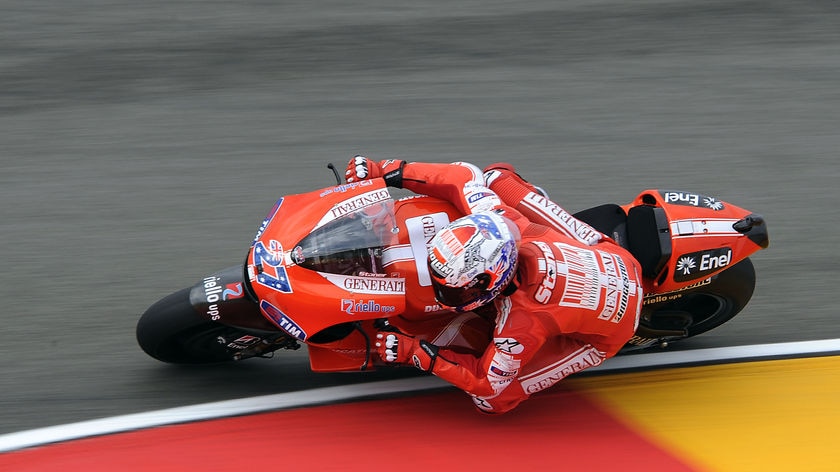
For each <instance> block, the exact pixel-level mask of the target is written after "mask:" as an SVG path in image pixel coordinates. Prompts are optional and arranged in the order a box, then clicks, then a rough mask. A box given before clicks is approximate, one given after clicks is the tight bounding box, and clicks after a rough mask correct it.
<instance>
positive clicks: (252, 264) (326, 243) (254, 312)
mask: <svg viewBox="0 0 840 472" xmlns="http://www.w3.org/2000/svg"><path fill="white" fill-rule="evenodd" d="M527 198H530V199H531V202H530V203H532V204H534V205H544V206H545V209H546V210H547V211H553V210H554V209H557V210H558V211H562V210H559V207H557V206H556V205H555V204H553V203H552V202H551V201H550V200H548V199H547V198H545V197H544V196H542V195H539V194H536V193H535V194H533V195H529V196H528V197H527ZM459 216H460V215H459V214H458V213H457V212H456V210H455V208H454V207H453V206H452V205H451V204H449V203H447V202H444V201H441V200H438V199H434V198H431V197H426V196H411V197H407V198H400V199H394V198H393V197H392V196H391V193H390V192H389V190H388V188H387V187H385V185H384V182H383V181H382V180H381V179H376V180H366V181H360V182H354V183H350V184H339V185H336V186H334V187H328V188H323V189H319V190H315V191H312V192H308V193H302V194H296V195H287V196H284V197H282V198H280V199H279V200H278V201H277V202H276V203H275V204H274V207H273V208H272V209H271V211H270V212H269V213H268V215H267V216H266V218H265V220H263V222H262V224H261V225H260V227H259V229H258V231H257V233H256V236H255V237H254V239H253V241H252V242H251V245H250V247H249V249H248V252H247V255H246V257H245V261H244V262H243V263H242V264H238V265H235V266H232V267H229V268H227V269H224V270H221V271H219V272H217V273H214V274H209V275H207V276H205V277H203V278H201V279H199V281H198V282H197V283H196V284H195V285H193V286H191V287H187V288H184V289H182V290H179V291H177V292H175V293H172V294H171V295H168V296H166V297H164V298H163V299H161V300H159V301H158V302H156V303H154V304H153V305H151V306H150V307H149V308H148V309H147V310H146V311H145V313H143V315H142V316H141V318H140V320H139V322H138V324H137V340H138V343H139V344H140V347H141V348H142V349H143V350H144V351H145V352H146V353H147V354H149V355H150V356H151V357H153V358H155V359H158V360H160V361H164V362H171V363H183V364H196V363H212V362H223V361H232V360H241V359H247V358H251V357H271V356H272V355H273V353H274V352H275V351H278V350H280V349H298V348H299V347H300V346H301V344H302V343H304V344H306V346H307V350H308V356H309V360H310V366H311V368H312V370H313V371H316V372H337V371H359V370H363V371H364V370H373V369H375V368H376V367H377V366H379V365H383V363H382V361H381V360H380V359H379V358H378V356H377V355H375V350H374V349H373V347H372V338H373V337H374V336H375V333H376V331H378V330H379V329H382V328H383V327H384V326H385V325H388V324H390V325H391V326H392V327H396V328H398V329H399V330H401V331H403V332H406V333H411V334H413V335H415V336H417V337H421V338H424V339H427V340H429V341H430V342H432V343H434V344H437V345H440V346H447V347H449V348H452V349H458V350H463V351H464V352H474V353H477V354H479V355H480V353H481V352H483V351H484V348H485V347H486V346H487V344H488V343H489V342H490V340H491V339H492V331H493V327H494V326H493V320H492V319H489V318H488V317H485V316H482V315H481V314H478V313H455V312H452V311H449V310H446V309H445V308H443V307H441V306H440V305H439V304H437V302H436V301H435V298H434V294H433V292H432V288H431V281H430V276H429V273H428V268H427V266H426V247H427V244H428V242H429V240H430V239H431V238H432V236H434V235H435V233H437V231H439V230H440V229H442V228H443V227H444V226H446V224H447V223H449V222H450V221H452V220H454V219H456V218H458V217H459ZM574 216H575V217H577V218H579V219H581V220H583V221H585V222H587V223H589V224H590V225H592V226H593V227H595V228H596V229H598V230H600V231H601V232H603V233H605V234H607V235H609V236H611V237H612V238H613V239H615V240H616V241H617V242H618V243H619V244H621V245H622V246H623V247H625V248H627V249H628V250H629V251H630V253H631V254H633V256H634V257H636V258H637V259H638V261H639V263H640V265H641V267H642V268H643V277H644V293H645V298H644V304H643V311H642V315H641V319H640V324H639V327H638V330H637V331H636V334H635V336H634V337H633V338H632V339H631V340H630V341H629V342H628V343H627V344H626V346H625V347H624V348H623V349H622V352H627V351H633V350H640V349H647V348H650V347H653V346H665V345H667V344H668V343H671V342H673V341H677V340H680V339H685V338H689V337H692V336H696V335H698V334H701V333H704V332H706V331H709V330H711V329H713V328H716V327H717V326H720V325H721V324H723V323H725V322H726V321H728V320H730V319H731V318H732V317H734V316H735V315H737V314H738V313H739V312H740V311H741V310H742V309H743V308H744V307H745V306H746V304H747V303H748V302H749V300H750V298H751V297H752V293H753V289H754V287H755V281H756V277H755V269H754V267H753V264H752V262H751V261H750V259H749V256H751V255H752V254H753V253H755V252H756V251H758V250H760V249H762V248H766V247H767V246H768V242H769V239H768V233H767V227H766V224H765V222H764V220H763V218H762V217H761V216H759V215H757V214H754V213H752V212H750V211H747V210H745V209H743V208H740V207H737V206H735V205H733V204H731V203H729V202H724V201H722V200H718V199H716V198H713V197H709V196H706V195H701V194H697V193H692V192H683V191H672V190H656V189H653V190H645V191H642V192H641V193H639V194H638V195H637V196H636V198H634V199H633V200H632V201H631V202H629V203H626V204H623V205H619V204H605V205H600V206H596V207H593V208H590V209H587V210H584V211H581V212H579V213H576V214H575V215H574Z"/></svg>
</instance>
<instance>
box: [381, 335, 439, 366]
mask: <svg viewBox="0 0 840 472" xmlns="http://www.w3.org/2000/svg"><path fill="white" fill-rule="evenodd" d="M438 349H439V348H438V347H437V346H435V345H434V344H432V343H430V342H428V341H425V340H419V341H418V340H417V339H416V338H414V337H413V336H408V335H406V334H402V333H398V332H390V331H389V332H379V333H377V334H376V350H377V352H378V353H379V357H380V358H382V360H384V361H385V362H394V363H398V364H413V365H414V367H416V368H418V369H420V370H422V371H424V372H431V371H432V369H433V368H434V367H435V361H436V360H437V357H438Z"/></svg>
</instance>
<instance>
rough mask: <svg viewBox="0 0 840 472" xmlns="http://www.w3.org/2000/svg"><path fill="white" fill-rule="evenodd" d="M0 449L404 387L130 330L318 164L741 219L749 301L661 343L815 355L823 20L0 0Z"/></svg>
mask: <svg viewBox="0 0 840 472" xmlns="http://www.w3.org/2000/svg"><path fill="white" fill-rule="evenodd" d="M2 10H3V12H2V14H0V59H2V60H0V164H2V166H0V208H2V210H1V211H2V213H0V241H2V242H0V261H2V263H3V270H2V271H0V287H2V288H0V294H2V304H0V325H2V327H3V328H2V334H0V358H2V367H1V368H0V374H2V375H0V382H2V384H0V385H1V388H0V434H2V433H7V432H14V431H20V430H25V429H29V428H37V427H42V426H48V425H55V424H63V423H69V422H76V421H83V420H89V419H94V418H100V417H105V416H111V415H119V414H127V413H134V412H141V411H147V410H155V409H161V408H171V407H177V406H183V405H191V404H196V403H203V402H209V401H217V400H225V399H233V398H240V397H246V396H251V395H264V394H274V393H281V392H288V391H295V390H303V389H306V388H312V387H323V386H331V385H342V384H346V383H350V382H353V383H356V382H366V381H371V380H380V379H384V378H395V377H400V376H404V375H409V374H393V373H378V374H330V375H326V374H313V373H311V372H309V369H308V361H307V359H306V353H305V351H304V350H301V351H297V352H294V353H283V354H284V355H282V356H278V357H276V358H275V359H272V360H252V361H246V362H243V363H240V364H234V365H226V366H212V367H203V368H194V367H193V368H183V367H177V366H169V365H163V364H161V363H159V362H157V361H154V360H152V359H151V358H148V357H147V356H146V355H145V354H144V353H143V352H142V351H140V349H139V348H138V347H137V345H136V343H135V340H134V326H135V324H136V321H137V318H138V317H139V315H140V313H142V311H143V310H145V308H146V307H147V306H148V305H150V304H151V303H153V302H154V301H155V300H157V299H158V298H160V297H162V296H164V295H166V294H168V293H169V292H172V291H174V290H176V289H178V288H180V287H183V286H187V285H190V284H192V283H194V282H195V281H197V280H199V279H200V278H201V277H203V276H204V275H205V274H207V273H209V272H212V271H215V270H217V269H220V268H222V267H227V266H229V265H233V264H236V263H238V262H239V261H240V260H241V259H242V257H244V254H245V250H246V248H247V245H248V243H249V241H250V240H251V238H252V237H253V234H254V233H255V231H256V229H257V226H258V224H259V222H260V221H261V220H262V218H263V217H264V215H265V213H266V212H267V210H268V209H269V208H270V207H271V205H272V203H273V201H274V200H275V199H276V198H277V197H278V196H280V195H282V194H286V193H297V192H303V191H308V190H311V189H313V188H315V187H323V186H327V185H330V184H331V183H332V182H333V180H332V176H331V174H330V172H329V171H328V170H327V169H326V167H325V165H326V163H327V162H334V163H337V164H343V163H344V162H345V161H346V160H347V159H348V158H349V157H350V156H352V155H353V154H356V153H365V154H367V155H369V156H372V157H375V158H386V157H400V158H405V159H409V160H424V161H455V160H465V161H470V162H474V163H476V164H478V165H480V166H481V165H486V164H489V163H491V162H496V161H509V162H512V163H514V164H515V165H516V166H517V167H518V168H519V169H520V171H521V173H522V174H523V175H524V176H525V177H526V178H529V179H530V180H532V181H534V182H536V183H539V184H541V185H542V186H543V187H544V188H546V189H547V190H548V191H549V192H550V193H551V194H552V196H553V197H554V199H555V200H557V201H559V202H561V203H562V204H563V205H564V206H565V207H566V208H567V209H569V210H572V211H576V210H579V209H583V208H585V207H588V206H592V205H595V204H599V203H604V202H609V201H617V202H624V201H627V200H630V199H631V198H632V197H634V196H635V195H636V194H637V193H638V192H639V191H641V190H643V189H646V188H674V189H682V190H688V191H696V192H700V193H705V194H709V195H714V196H717V197H719V198H721V199H723V200H727V201H730V202H732V203H735V204H737V205H739V206H743V207H746V208H749V209H751V210H753V211H756V212H758V213H762V214H763V215H764V216H765V217H766V219H767V222H768V226H769V230H770V236H771V246H770V248H769V249H768V250H766V251H762V252H761V253H759V254H757V255H756V256H755V257H754V258H753V262H754V264H755V266H756V269H757V272H758V276H759V280H758V286H757V289H756V292H755V294H754V297H753V300H752V302H751V304H750V305H749V306H748V307H747V309H745V310H744V312H742V314H741V315H739V316H738V317H737V318H736V319H734V320H733V321H731V322H730V323H728V324H726V325H724V326H723V327H721V328H719V329H717V330H715V331H713V332H711V333H708V334H705V335H703V336H700V337H698V338H697V339H695V340H690V341H686V342H684V343H682V344H681V345H677V346H674V347H673V349H699V348H708V347H720V346H731V345H747V344H764V343H773V342H787V341H806V340H818V339H833V338H840V323H838V322H837V320H836V316H837V309H836V308H835V305H834V303H833V299H832V298H831V297H832V296H834V295H835V293H836V280H837V276H838V269H837V268H838V266H839V265H840V264H838V263H839V262H840V260H839V259H840V258H838V255H837V251H836V245H837V243H838V236H837V234H838V227H840V223H838V217H840V214H838V211H837V209H836V205H837V202H838V201H840V190H838V189H837V185H836V183H837V181H838V177H839V176H840V159H838V156H837V153H838V150H840V133H838V132H837V124H838V123H839V122H840V89H838V87H837V84H838V79H840V5H838V4H837V3H836V2H833V1H802V2H785V1H774V0H770V1H763V2H755V1H726V2H723V1H721V2H714V1H713V2H693V1H664V0H663V1H645V0H640V1H633V2H609V1H586V2H584V1H569V2H549V1H535V2H521V3H520V2H502V1H498V2H494V1H465V2H446V1H419V2H411V3H409V4H405V5H401V4H395V3H393V2H385V1H374V0H365V1H361V2H339V1H324V2H317V3H313V2H304V1H284V2H256V1H253V2H245V1H243V2H216V1H206V2H189V1H185V0H176V1H166V2H163V1H156V0H152V1H147V2H117V1H105V0H99V1H78V0H66V1H60V2H59V1H53V2H28V1H17V0H13V1H5V2H3V6H2Z"/></svg>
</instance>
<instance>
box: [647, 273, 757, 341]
mask: <svg viewBox="0 0 840 472" xmlns="http://www.w3.org/2000/svg"><path fill="white" fill-rule="evenodd" d="M754 289H755V268H754V267H753V264H752V261H751V260H750V259H749V258H747V259H744V260H743V261H741V262H739V263H737V264H735V265H734V266H732V267H730V268H728V269H726V270H725V271H723V272H721V273H720V274H718V275H716V276H714V277H712V278H711V280H710V281H709V283H707V284H705V285H700V286H698V287H695V288H692V289H690V290H686V291H684V292H681V293H676V294H674V295H673V297H675V298H673V299H671V298H670V297H669V299H668V300H664V301H655V299H654V302H653V303H649V304H646V305H645V306H644V308H643V310H642V317H641V320H640V323H639V330H637V332H636V335H637V336H640V337H645V336H646V335H645V333H646V332H648V333H655V332H663V331H682V332H683V334H682V335H681V336H674V337H668V336H665V337H664V338H665V339H660V341H663V340H669V341H670V340H676V339H681V338H690V337H692V336H697V335H698V334H701V333H705V332H706V331H709V330H711V329H714V328H716V327H718V326H720V325H722V324H723V323H726V322H727V321H729V320H731V319H732V318H733V317H734V316H735V315H737V314H738V313H739V312H740V311H741V310H743V309H744V307H745V306H746V305H747V303H748V302H749V301H750V298H752V294H753V290H754Z"/></svg>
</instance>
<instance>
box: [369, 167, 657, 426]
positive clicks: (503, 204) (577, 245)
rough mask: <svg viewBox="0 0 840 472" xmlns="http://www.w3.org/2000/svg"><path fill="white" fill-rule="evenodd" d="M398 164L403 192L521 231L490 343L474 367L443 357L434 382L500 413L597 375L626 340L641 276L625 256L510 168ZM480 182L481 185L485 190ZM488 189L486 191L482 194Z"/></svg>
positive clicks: (458, 356)
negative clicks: (496, 212)
mask: <svg viewBox="0 0 840 472" xmlns="http://www.w3.org/2000/svg"><path fill="white" fill-rule="evenodd" d="M400 164H402V174H401V177H402V181H401V182H400V184H401V185H402V186H403V188H406V189H409V190H411V191H413V192H416V193H421V194H426V195H431V196H434V197H438V198H443V199H446V200H448V201H450V202H452V203H454V204H455V205H456V206H457V207H458V208H459V210H461V211H463V212H464V213H471V212H476V211H481V210H487V209H494V208H495V209H502V210H503V211H504V213H503V214H504V216H506V217H508V218H509V219H511V220H512V221H513V222H514V223H515V224H516V225H517V226H518V228H519V230H520V233H521V235H522V239H521V242H520V245H519V268H518V274H517V275H518V277H517V284H518V288H517V290H516V291H515V292H514V293H513V294H512V295H510V296H507V297H505V296H500V297H498V298H497V299H496V300H495V301H494V303H495V308H496V311H497V313H498V315H497V318H496V330H495V332H494V336H493V338H494V339H493V342H492V343H491V344H490V345H488V347H487V349H486V350H485V352H484V353H483V355H481V356H480V357H475V356H473V355H469V354H463V353H457V352H454V351H451V350H447V349H445V348H441V349H440V351H439V354H438V358H437V360H436V362H435V364H434V368H433V369H432V373H433V374H435V375H437V376H438V377H440V378H442V379H444V380H446V381H448V382H449V383H451V384H453V385H455V386H456V387H458V388H460V389H462V390H464V391H465V392H467V393H469V394H470V395H472V397H473V400H474V402H475V404H476V406H477V407H478V408H479V409H480V410H481V411H484V412H487V413H504V412H506V411H509V410H511V409H513V408H514V407H516V406H517V405H518V404H519V403H521V402H522V401H523V400H525V399H527V398H528V397H529V396H531V395H532V394H534V393H537V392H540V391H542V390H545V389H546V388H548V387H551V386H552V385H554V384H555V383H557V382H559V381H560V380H562V379H563V378H565V377H566V376H568V375H570V374H573V373H576V372H580V371H582V370H584V369H586V368H589V367H593V366H597V365H599V364H601V363H602V362H603V361H604V360H605V359H607V358H609V357H611V356H613V355H615V354H616V353H617V352H618V350H619V349H620V348H621V347H622V346H623V345H624V344H625V343H626V342H627V341H628V340H629V339H630V337H631V336H633V333H634V332H635V330H636V328H637V326H638V321H639V320H638V318H639V313H640V311H641V304H642V298H643V294H642V281H641V277H640V274H641V268H640V266H639V264H638V262H637V261H636V260H635V259H634V258H633V257H632V256H631V255H630V254H629V252H627V251H626V250H625V249H623V248H622V247H620V246H619V245H618V244H616V243H615V242H614V241H613V240H612V239H610V238H608V237H607V236H606V235H604V234H602V233H600V232H599V231H597V230H595V229H594V228H592V227H591V226H589V225H587V224H585V223H583V222H582V221H580V220H577V219H575V218H574V217H572V216H571V215H570V214H569V213H567V212H566V211H565V210H563V209H562V208H561V207H560V206H559V205H557V204H556V203H554V202H552V201H551V200H549V199H548V198H546V197H545V196H543V195H542V194H541V193H540V192H538V191H537V190H536V188H535V187H533V186H532V185H530V184H529V183H528V182H526V181H525V180H523V179H522V178H521V177H519V176H518V175H517V174H516V173H515V172H514V171H513V168H512V167H510V166H509V165H504V164H500V165H494V166H491V167H490V168H488V171H487V172H486V173H485V174H484V175H482V172H481V171H480V170H479V169H478V168H477V167H475V166H473V165H471V164H466V163H455V164H429V163H418V162H414V163H399V162H398V161H397V163H394V162H390V161H386V162H383V169H384V170H385V171H386V172H387V170H388V169H393V168H394V166H395V165H400ZM485 179H486V180H485ZM488 185H489V187H488Z"/></svg>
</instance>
